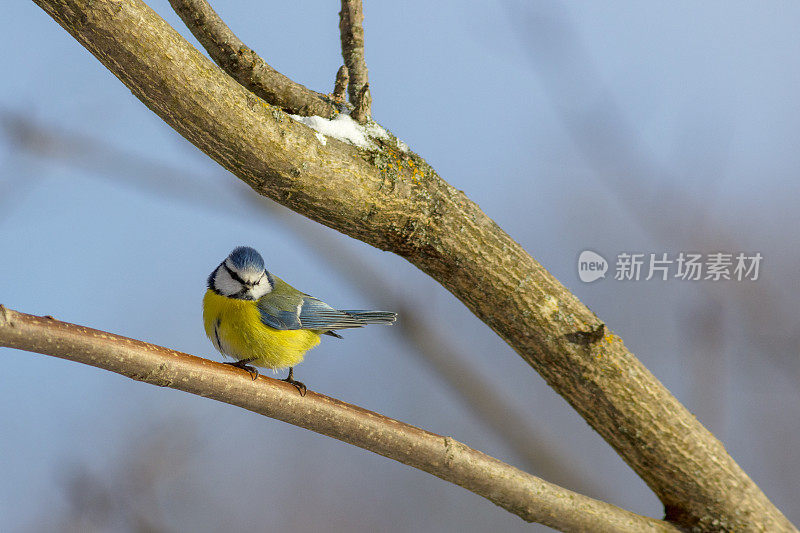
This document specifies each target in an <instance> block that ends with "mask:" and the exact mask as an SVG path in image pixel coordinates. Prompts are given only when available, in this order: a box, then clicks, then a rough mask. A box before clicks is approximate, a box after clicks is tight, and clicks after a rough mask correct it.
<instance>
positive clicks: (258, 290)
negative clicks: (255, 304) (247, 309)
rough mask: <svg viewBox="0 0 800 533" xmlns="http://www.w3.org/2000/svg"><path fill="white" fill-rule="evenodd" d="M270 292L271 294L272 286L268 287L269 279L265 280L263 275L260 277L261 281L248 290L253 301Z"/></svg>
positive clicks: (265, 277)
mask: <svg viewBox="0 0 800 533" xmlns="http://www.w3.org/2000/svg"><path fill="white" fill-rule="evenodd" d="M270 292H272V285H270V283H269V278H267V276H266V274H265V275H263V276H262V277H261V281H259V282H258V283H256V284H255V285H254V286H253V288H252V289H250V296H252V297H253V299H254V300H258V299H259V298H261V297H262V296H264V295H265V294H269V293H270Z"/></svg>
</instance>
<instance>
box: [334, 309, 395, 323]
mask: <svg viewBox="0 0 800 533" xmlns="http://www.w3.org/2000/svg"><path fill="white" fill-rule="evenodd" d="M342 312H343V313H347V314H348V315H350V316H352V317H353V318H357V319H358V320H361V321H362V322H364V324H387V325H388V324H394V321H395V320H397V313H392V312H389V311H365V310H363V309H343V310H342Z"/></svg>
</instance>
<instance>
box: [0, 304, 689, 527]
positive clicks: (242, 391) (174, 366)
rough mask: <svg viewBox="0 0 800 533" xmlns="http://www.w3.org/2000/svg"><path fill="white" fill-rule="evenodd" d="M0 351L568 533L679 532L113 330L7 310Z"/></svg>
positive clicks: (473, 454)
mask: <svg viewBox="0 0 800 533" xmlns="http://www.w3.org/2000/svg"><path fill="white" fill-rule="evenodd" d="M0 346H5V347H9V348H17V349H20V350H28V351H32V352H38V353H42V354H45V355H52V356H54V357H60V358H62V359H68V360H70V361H77V362H79V363H84V364H87V365H91V366H95V367H97V368H102V369H105V370H109V371H111V372H116V373H117V374H121V375H123V376H127V377H129V378H131V379H135V380H137V381H144V382H146V383H150V384H152V385H158V386H160V387H170V388H173V389H177V390H182V391H185V392H190V393H192V394H197V395H198V396H203V397H206V398H211V399H213V400H218V401H220V402H225V403H229V404H231V405H236V406H238V407H242V408H244V409H247V410H249V411H253V412H255V413H259V414H262V415H264V416H268V417H270V418H275V419H277V420H281V421H283V422H287V423H289V424H293V425H295V426H299V427H302V428H306V429H310V430H311V431H315V432H317V433H321V434H323V435H327V436H329V437H333V438H335V439H338V440H341V441H343V442H347V443H349V444H353V445H354V446H358V447H360V448H363V449H365V450H369V451H371V452H375V453H377V454H380V455H383V456H384V457H388V458H390V459H394V460H395V461H399V462H401V463H403V464H406V465H409V466H413V467H414V468H418V469H420V470H423V471H425V472H428V473H430V474H433V475H435V476H437V477H439V478H441V479H444V480H445V481H449V482H451V483H454V484H456V485H459V486H461V487H464V488H465V489H467V490H470V491H472V492H474V493H475V494H478V495H479V496H483V497H484V498H486V499H488V500H490V501H491V502H492V503H494V504H496V505H498V506H500V507H502V508H504V509H506V510H507V511H510V512H512V513H514V514H516V515H518V516H519V517H520V518H522V519H524V520H527V521H528V522H539V523H542V524H546V525H549V526H551V527H554V528H559V529H561V530H562V531H587V530H592V531H631V532H641V531H673V532H674V531H678V529H677V528H675V527H674V526H673V525H671V524H669V523H667V522H663V521H661V520H655V519H652V518H647V517H643V516H639V515H636V514H634V513H630V512H628V511H625V510H623V509H620V508H618V507H616V506H614V505H611V504H608V503H604V502H600V501H597V500H593V499H592V498H588V497H586V496H583V495H581V494H577V493H575V492H572V491H569V490H566V489H563V488H561V487H558V486H556V485H553V484H551V483H548V482H546V481H544V480H542V479H539V478H537V477H534V476H531V475H530V474H527V473H525V472H522V471H521V470H517V469H516V468H514V467H512V466H509V465H507V464H505V463H502V462H500V461H498V460H497V459H494V458H492V457H489V456H488V455H485V454H483V453H481V452H479V451H477V450H473V449H472V448H469V447H467V446H466V445H464V444H462V443H460V442H458V441H456V440H454V439H452V438H451V437H443V436H441V435H436V434H434V433H430V432H428V431H424V430H422V429H419V428H416V427H414V426H410V425H408V424H405V423H403V422H399V421H397V420H394V419H391V418H388V417H385V416H383V415H379V414H378V413H374V412H371V411H367V410H366V409H362V408H360V407H357V406H354V405H350V404H346V403H344V402H341V401H339V400H335V399H333V398H329V397H327V396H323V395H321V394H316V393H314V392H311V391H309V392H308V394H306V395H305V396H300V395H299V394H298V393H297V389H295V388H294V386H292V385H289V384H288V383H285V382H283V381H280V380H277V379H272V378H267V377H264V376H261V377H259V378H258V379H257V380H255V381H253V379H252V378H251V377H250V374H249V373H247V372H244V371H241V370H239V369H236V368H232V367H230V366H227V365H223V364H221V363H216V362H213V361H209V360H208V359H201V358H199V357H195V356H192V355H188V354H184V353H180V352H176V351H174V350H169V349H167V348H162V347H160V346H156V345H153V344H148V343H145V342H141V341H138V340H134V339H130V338H127V337H121V336H119V335H114V334H112V333H107V332H105V331H98V330H95V329H91V328H87V327H83V326H78V325H75V324H69V323H67V322H60V321H58V320H55V319H53V318H50V317H38V316H33V315H27V314H24V313H19V312H17V311H12V310H11V309H7V308H5V307H3V306H1V305H0Z"/></svg>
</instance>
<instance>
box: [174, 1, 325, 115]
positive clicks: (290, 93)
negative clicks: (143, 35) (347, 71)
mask: <svg viewBox="0 0 800 533" xmlns="http://www.w3.org/2000/svg"><path fill="white" fill-rule="evenodd" d="M169 3H170V4H171V5H172V9H174V10H175V12H176V13H177V14H178V16H180V17H181V20H183V22H184V24H186V26H187V27H188V28H189V30H190V31H191V32H192V34H193V35H194V36H195V37H196V38H197V40H198V41H200V44H202V45H203V47H204V48H205V49H206V51H208V54H209V55H210V56H211V57H212V59H214V61H215V62H216V63H217V65H219V66H220V67H221V68H222V69H223V70H224V71H225V72H227V73H228V74H229V75H230V76H231V77H232V78H233V79H235V80H236V81H238V82H239V83H241V84H242V85H243V86H244V87H246V88H247V89H248V90H249V91H251V92H252V93H253V94H255V95H256V96H259V97H260V98H263V99H264V100H266V101H267V102H269V103H270V104H272V105H275V106H278V107H280V108H282V109H283V110H284V111H287V112H289V113H291V114H293V115H302V116H307V117H308V116H313V115H318V116H320V117H325V118H333V117H334V116H335V115H336V113H337V110H336V108H335V107H334V106H333V105H332V104H331V103H330V102H328V101H326V100H325V98H324V96H323V95H321V94H319V93H316V92H314V91H312V90H311V89H308V88H306V87H304V86H303V85H301V84H299V83H296V82H294V81H292V80H290V79H289V78H287V77H286V76H284V75H283V74H281V73H280V72H278V71H277V70H275V69H274V68H272V67H271V66H269V65H268V64H267V62H266V61H264V60H263V59H261V56H259V55H258V54H257V53H256V52H254V51H253V50H252V49H250V48H249V47H248V46H246V45H245V44H244V43H243V42H242V41H241V40H239V38H238V37H237V36H236V34H234V33H233V31H231V29H230V28H229V27H228V25H227V24H225V22H224V21H223V20H222V19H221V18H220V16H219V15H217V13H216V12H215V11H214V9H213V8H212V7H211V6H210V5H209V3H208V2H206V0H170V2H169Z"/></svg>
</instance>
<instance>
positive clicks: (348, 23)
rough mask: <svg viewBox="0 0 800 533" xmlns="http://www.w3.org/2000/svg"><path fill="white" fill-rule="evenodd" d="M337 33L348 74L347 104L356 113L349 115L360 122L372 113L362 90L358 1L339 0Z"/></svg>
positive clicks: (361, 15) (361, 12)
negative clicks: (348, 96)
mask: <svg viewBox="0 0 800 533" xmlns="http://www.w3.org/2000/svg"><path fill="white" fill-rule="evenodd" d="M339 36H340V37H341V41H342V58H344V64H345V66H347V70H348V72H349V74H350V80H349V83H348V85H347V90H348V93H349V94H350V103H351V104H353V107H355V108H356V110H358V115H357V116H354V117H353V118H355V119H356V120H357V121H358V122H359V123H360V124H364V123H365V122H366V121H367V119H369V117H370V114H371V113H372V110H371V107H372V98H371V97H369V89H367V90H365V89H364V88H365V86H366V85H367V82H368V75H367V63H366V61H365V59H364V10H363V8H362V7H361V0H342V10H341V11H339ZM367 97H369V99H367Z"/></svg>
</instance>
